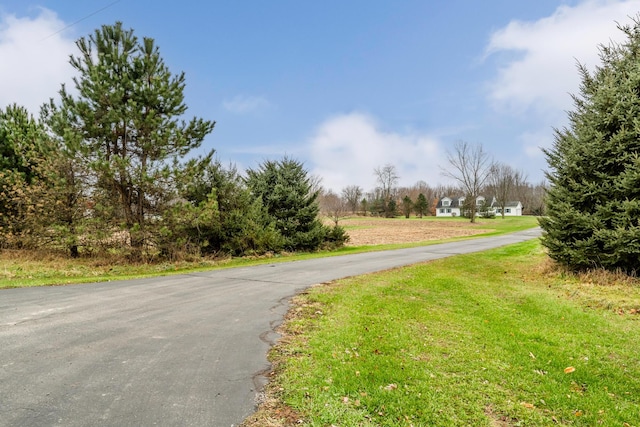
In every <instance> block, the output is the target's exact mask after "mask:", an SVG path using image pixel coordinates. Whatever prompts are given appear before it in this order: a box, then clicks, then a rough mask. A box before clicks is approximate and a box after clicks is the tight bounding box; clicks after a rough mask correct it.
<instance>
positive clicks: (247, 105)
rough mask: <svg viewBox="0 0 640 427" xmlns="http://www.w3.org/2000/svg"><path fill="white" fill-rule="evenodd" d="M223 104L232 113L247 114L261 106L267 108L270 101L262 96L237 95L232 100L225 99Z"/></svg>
mask: <svg viewBox="0 0 640 427" xmlns="http://www.w3.org/2000/svg"><path fill="white" fill-rule="evenodd" d="M222 105H223V106H224V108H225V109H226V110H228V111H230V112H232V113H236V114H247V113H251V112H254V111H256V110H259V109H261V108H266V107H268V106H269V105H270V103H269V101H267V100H266V99H265V98H263V97H260V96H245V95H237V96H235V97H233V98H232V99H230V100H225V101H224V102H223V103H222Z"/></svg>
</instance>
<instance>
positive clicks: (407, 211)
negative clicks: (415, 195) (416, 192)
mask: <svg viewBox="0 0 640 427" xmlns="http://www.w3.org/2000/svg"><path fill="white" fill-rule="evenodd" d="M411 210H413V202H412V201H411V197H409V196H404V197H403V198H402V213H403V214H404V217H405V218H409V217H410V216H411Z"/></svg>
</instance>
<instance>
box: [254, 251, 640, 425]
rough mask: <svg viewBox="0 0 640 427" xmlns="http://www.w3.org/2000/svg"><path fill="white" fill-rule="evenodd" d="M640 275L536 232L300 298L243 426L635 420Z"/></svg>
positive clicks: (639, 415) (639, 416)
mask: <svg viewBox="0 0 640 427" xmlns="http://www.w3.org/2000/svg"><path fill="white" fill-rule="evenodd" d="M639 313H640V281H639V280H638V279H631V278H628V277H624V276H616V275H611V274H607V273H598V274H588V275H579V276H576V275H571V274H568V273H566V272H563V271H561V270H557V269H556V268H555V266H553V264H552V263H551V262H550V261H549V260H548V258H547V257H546V256H545V254H544V252H543V250H542V248H541V247H540V245H539V243H538V242H537V241H531V242H526V243H522V244H518V245H513V246H508V247H504V248H499V249H496V250H492V251H488V252H484V253H477V254H470V255H463V256H457V257H452V258H448V259H444V260H439V261H434V262H431V263H425V264H421V265H416V266H412V267H408V268H402V269H396V270H392V271H388V272H384V273H380V274H371V275H366V276H361V277H355V278H349V279H344V280H340V281H337V282H334V283H331V284H324V285H322V286H317V287H314V288H312V289H311V290H309V291H308V292H307V293H306V294H304V295H300V296H298V297H296V298H295V299H294V301H293V308H292V310H291V311H290V313H289V318H288V320H287V322H286V323H285V324H284V325H283V327H282V333H283V334H284V335H283V338H282V340H281V341H280V343H279V344H278V345H277V346H276V347H275V348H274V349H273V350H272V352H271V359H272V361H273V363H274V367H275V368H274V375H273V376H272V380H271V383H270V384H269V386H268V391H267V396H266V398H265V404H264V405H263V407H262V410H261V411H260V412H258V413H257V414H255V415H254V416H252V417H251V418H250V419H249V420H247V422H246V423H245V426H293V425H304V426H416V427H417V426H488V427H509V426H547V425H548V426H551V425H558V426H597V425H603V426H627V427H633V426H635V427H638V426H640V357H639V356H638V351H637V337H638V334H639V333H640V314H639Z"/></svg>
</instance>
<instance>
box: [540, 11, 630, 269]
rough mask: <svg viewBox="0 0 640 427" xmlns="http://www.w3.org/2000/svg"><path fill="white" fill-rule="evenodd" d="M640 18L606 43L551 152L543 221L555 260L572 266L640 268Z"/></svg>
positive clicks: (585, 77)
mask: <svg viewBox="0 0 640 427" xmlns="http://www.w3.org/2000/svg"><path fill="white" fill-rule="evenodd" d="M639 19H640V17H636V18H635V19H633V21H632V24H631V25H624V26H622V25H620V26H619V29H620V30H621V31H623V32H624V33H625V35H626V36H627V39H626V41H625V42H623V43H620V44H612V45H610V46H600V59H601V62H602V64H601V65H600V66H599V67H597V68H596V70H595V71H594V72H593V73H591V72H589V71H588V70H587V69H586V67H585V66H583V65H580V66H579V72H580V75H581V77H582V84H581V86H580V92H579V95H577V96H574V97H573V98H574V103H575V109H574V111H571V112H569V125H568V127H567V128H565V129H561V130H556V132H555V143H554V145H553V147H552V148H550V149H548V150H545V154H546V156H547V162H548V164H549V168H550V170H549V171H548V173H547V178H548V179H549V181H550V183H551V185H550V188H549V190H548V193H547V200H546V203H547V216H546V217H544V218H542V219H541V220H540V225H541V226H542V228H543V230H544V235H543V238H542V242H543V245H544V246H546V247H547V248H548V250H549V255H550V256H551V258H553V259H555V260H557V261H559V262H561V263H562V264H565V265H566V266H568V267H569V268H571V269H574V270H584V269H589V268H599V267H602V268H605V269H609V270H622V271H625V272H628V273H633V272H637V271H638V269H640V20H639Z"/></svg>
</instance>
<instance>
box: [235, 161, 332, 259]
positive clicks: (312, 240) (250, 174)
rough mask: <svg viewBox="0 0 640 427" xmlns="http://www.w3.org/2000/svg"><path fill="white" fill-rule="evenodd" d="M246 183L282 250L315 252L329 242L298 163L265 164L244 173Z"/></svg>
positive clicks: (305, 174) (313, 193)
mask: <svg viewBox="0 0 640 427" xmlns="http://www.w3.org/2000/svg"><path fill="white" fill-rule="evenodd" d="M246 182H247V185H248V187H249V190H250V191H251V194H252V195H253V196H254V197H256V198H258V199H260V200H261V201H262V204H263V205H264V207H265V208H266V210H267V213H268V214H269V215H270V216H271V217H272V218H273V219H274V221H275V227H276V229H277V230H278V231H279V232H280V233H281V234H282V236H283V237H284V239H285V248H286V249H288V250H315V249H318V248H319V247H320V246H321V245H322V244H323V243H325V242H326V241H328V240H331V239H330V238H329V234H330V231H331V230H330V229H329V228H328V227H326V226H324V225H322V223H321V222H320V220H319V219H318V212H319V207H318V191H313V190H312V181H311V178H310V177H309V174H308V172H307V171H306V170H305V169H304V166H303V165H302V163H300V162H298V161H296V160H292V159H289V158H287V157H285V158H284V159H282V160H279V161H265V162H263V163H262V164H261V165H260V166H259V168H258V169H255V170H254V169H249V170H247V180H246ZM337 228H339V227H337ZM337 234H339V233H337ZM333 243H338V244H340V242H333Z"/></svg>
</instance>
